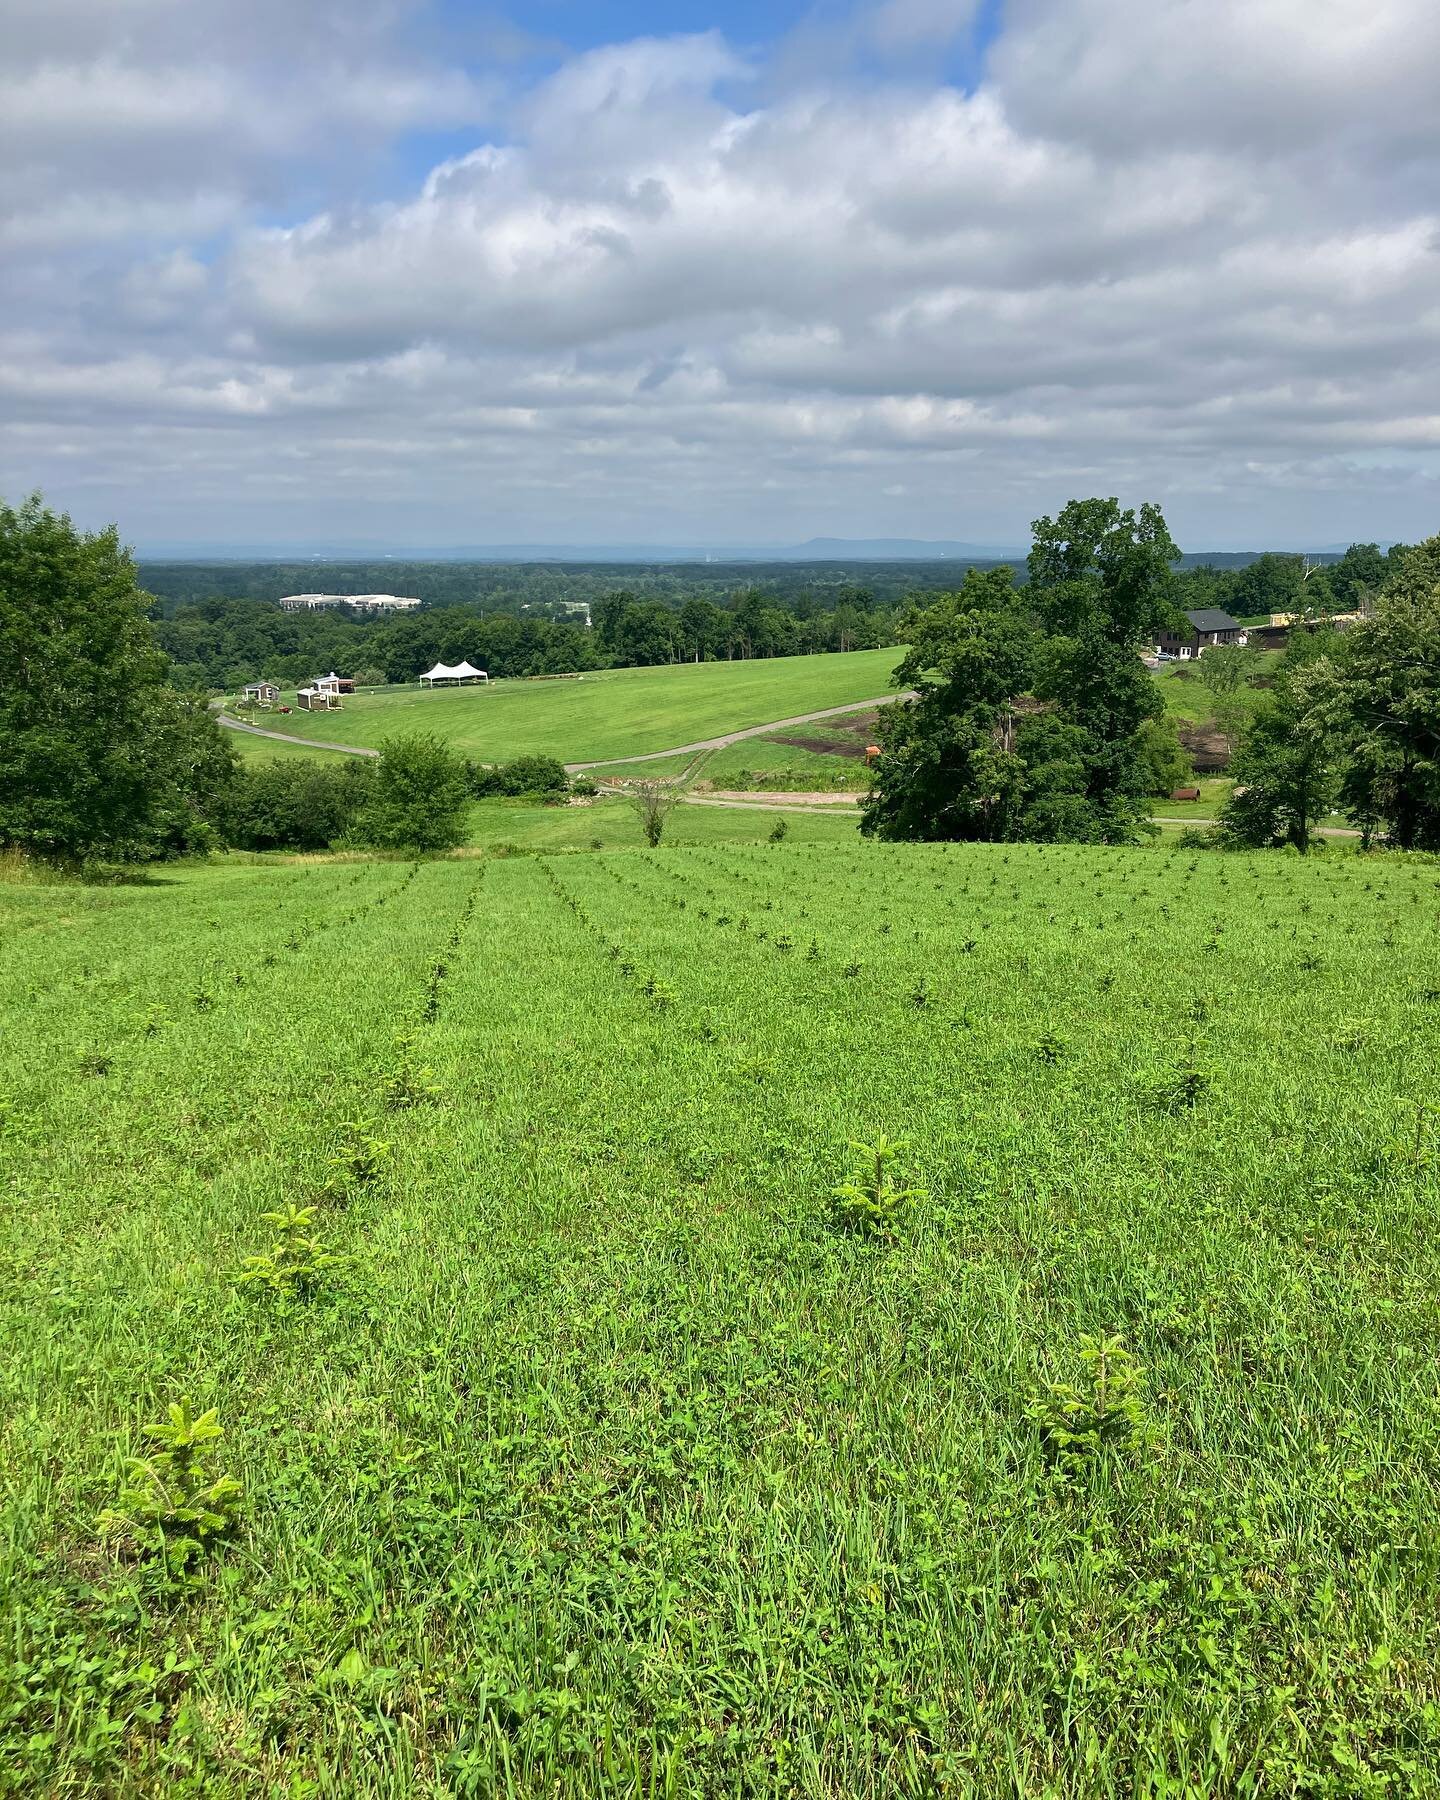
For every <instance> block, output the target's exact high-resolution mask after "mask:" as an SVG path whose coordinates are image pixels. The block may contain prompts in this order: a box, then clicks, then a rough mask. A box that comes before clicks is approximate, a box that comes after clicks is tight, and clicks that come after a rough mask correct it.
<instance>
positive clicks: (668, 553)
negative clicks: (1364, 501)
mask: <svg viewBox="0 0 1440 1800" xmlns="http://www.w3.org/2000/svg"><path fill="white" fill-rule="evenodd" d="M1345 548H1346V546H1345V545H1343V544H1341V545H1338V546H1337V545H1334V544H1327V545H1325V546H1324V547H1323V548H1320V549H1309V550H1306V549H1293V550H1285V551H1283V552H1281V554H1284V555H1290V556H1301V555H1304V556H1309V557H1311V558H1312V559H1313V560H1314V561H1316V562H1333V561H1335V560H1336V559H1337V558H1338V557H1340V556H1342V555H1343V554H1344V552H1345ZM1380 548H1381V549H1382V550H1384V549H1386V548H1388V544H1387V543H1382V544H1381V546H1380ZM1027 554H1028V552H1027V550H1026V549H1025V548H1024V547H1023V546H1020V545H1016V544H1009V545H1004V544H971V543H965V542H962V541H960V540H958V539H954V538H935V539H929V538H833V537H817V538H809V539H807V541H806V542H805V543H803V544H781V545H774V546H771V547H768V548H767V547H765V546H763V545H749V546H744V545H742V546H739V547H736V546H726V545H721V546H718V547H717V546H715V545H711V546H708V547H707V546H705V545H703V544H469V545H454V546H450V547H446V548H440V549H421V550H395V549H389V548H385V547H382V546H377V545H374V544H366V543H364V542H352V543H349V544H346V545H344V546H343V547H341V546H333V547H327V548H325V549H321V550H317V549H315V548H313V547H306V548H304V549H296V548H295V547H294V546H293V545H291V546H288V547H287V546H285V545H281V544H259V545H245V546H240V545H235V544H209V545H205V544H177V543H170V544H142V545H139V546H137V549H136V555H137V557H138V558H139V559H140V560H141V561H142V562H148V563H172V562H180V563H211V564H214V563H229V562H243V563H266V562H276V563H280V562H283V563H294V564H314V565H315V567H316V568H317V569H318V568H320V567H323V566H325V565H335V564H345V563H368V564H375V563H385V562H395V563H410V564H414V563H427V562H430V563H589V564H591V565H601V566H605V565H611V564H616V565H618V564H639V565H645V564H650V565H653V564H657V563H719V564H727V563H732V564H740V563H812V562H815V563H818V562H841V563H847V562H854V563H881V562H930V563H934V562H960V563H963V562H977V563H997V562H1008V563H1015V564H1017V565H1021V566H1023V564H1024V562H1025V558H1026V555H1027ZM1264 554H1265V552H1264V551H1261V550H1191V551H1187V552H1186V553H1185V555H1184V556H1183V557H1182V558H1181V567H1183V568H1193V567H1194V566H1195V565H1196V564H1197V563H1214V564H1215V565H1216V566H1217V567H1220V568H1243V567H1244V566H1245V564H1246V563H1252V562H1254V561H1255V559H1256V557H1257V556H1261V555H1264Z"/></svg>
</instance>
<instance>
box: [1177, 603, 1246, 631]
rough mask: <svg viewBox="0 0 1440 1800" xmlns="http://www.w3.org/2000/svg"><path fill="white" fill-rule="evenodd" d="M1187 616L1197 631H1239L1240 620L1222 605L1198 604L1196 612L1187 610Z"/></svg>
mask: <svg viewBox="0 0 1440 1800" xmlns="http://www.w3.org/2000/svg"><path fill="white" fill-rule="evenodd" d="M1185 617H1186V618H1187V619H1188V620H1189V621H1190V623H1191V624H1192V625H1193V626H1194V627H1195V629H1196V630H1197V631H1238V630H1239V629H1240V621H1239V620H1238V619H1232V618H1231V617H1230V615H1229V613H1227V612H1226V611H1225V609H1224V608H1223V607H1220V606H1198V607H1196V609H1195V611H1194V612H1187V613H1186V615H1185Z"/></svg>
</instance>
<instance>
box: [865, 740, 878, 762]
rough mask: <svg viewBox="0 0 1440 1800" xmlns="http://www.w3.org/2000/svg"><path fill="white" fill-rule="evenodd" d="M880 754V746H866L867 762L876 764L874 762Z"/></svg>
mask: <svg viewBox="0 0 1440 1800" xmlns="http://www.w3.org/2000/svg"><path fill="white" fill-rule="evenodd" d="M879 754H880V746H879V745H878V744H867V745H866V746H865V760H866V762H874V760H875V758H876V757H877V756H878V755H879Z"/></svg>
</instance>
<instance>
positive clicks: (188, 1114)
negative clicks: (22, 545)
mask: <svg viewBox="0 0 1440 1800" xmlns="http://www.w3.org/2000/svg"><path fill="white" fill-rule="evenodd" d="M837 660H838V659H837ZM845 660H853V659H845ZM489 701H501V704H504V702H503V701H502V700H501V696H499V695H489V696H486V695H482V696H480V697H479V698H478V702H477V704H479V705H481V706H483V705H485V704H486V703H487V702H489ZM437 704H438V702H437ZM692 815H694V816H693V817H692ZM549 816H550V817H551V818H553V819H555V820H557V821H560V822H562V823H565V824H568V821H569V820H570V819H571V818H573V819H574V820H576V821H577V822H579V821H585V813H584V810H583V809H564V810H562V811H557V812H553V813H551V814H550V815H549ZM609 816H615V815H609ZM724 817H725V815H724V814H722V813H719V812H718V811H717V812H714V813H710V812H705V811H704V810H703V809H701V808H698V807H696V808H681V809H679V810H677V813H676V814H675V816H674V820H673V824H674V827H675V828H676V830H677V832H678V831H680V830H684V831H687V832H688V831H694V832H696V833H697V834H698V833H699V832H700V831H701V830H708V829H711V828H712V827H711V825H710V824H709V823H708V821H710V820H712V819H721V818H724ZM599 818H607V815H605V814H603V813H601V814H600V815H599ZM702 818H703V819H704V820H706V821H707V823H706V824H704V825H703V826H702V823H701V820H702ZM759 818H763V815H758V814H757V815H751V819H752V822H753V820H754V819H759ZM596 823H597V825H598V819H597V821H596ZM588 824H589V821H586V822H585V823H582V824H579V825H578V829H581V830H583V829H586V828H587V825H588ZM830 824H831V821H828V820H815V821H811V820H808V819H807V820H805V821H804V827H803V828H805V829H809V828H810V827H811V826H812V825H814V826H815V827H816V828H817V829H822V828H828V827H829V826H830ZM795 829H796V830H797V831H799V830H800V829H802V825H801V822H800V821H798V820H797V821H796V822H795ZM610 830H611V826H610V825H609V824H608V822H607V823H605V824H603V825H599V826H598V829H597V830H596V831H595V835H598V836H600V837H601V838H602V839H604V838H606V837H607V836H608V834H609V832H610ZM553 847H555V848H565V847H570V848H575V849H577V850H579V849H581V848H583V846H582V845H574V844H572V845H569V846H567V845H566V844H563V843H557V844H556V845H555V846H553ZM1437 910H1440V867H1437V866H1436V865H1435V864H1434V863H1433V862H1431V861H1427V860H1425V859H1422V858H1419V857H1412V858H1410V859H1406V860H1404V861H1402V860H1400V859H1398V858H1384V857H1368V858H1362V857H1360V856H1357V855H1354V854H1353V853H1351V852H1349V851H1343V850H1336V849H1331V850H1327V851H1323V852H1320V853H1318V854H1316V855H1314V856H1312V857H1311V858H1309V859H1304V860H1302V859H1300V858H1298V857H1286V856H1282V855H1269V856H1255V857H1245V856H1230V857H1223V858H1222V857H1218V856H1195V855H1191V854H1188V853H1186V852H1183V851H1176V850H1173V849H1165V848H1149V849H1139V850H1097V849H1063V848H1062V849H1054V848H1048V849H1046V848H1028V847H985V846H971V847H950V848H946V847H941V846H925V847H886V846H878V845H872V844H867V843H864V842H862V841H860V840H858V839H857V838H856V837H855V835H854V833H853V828H851V827H845V828H844V837H843V839H837V840H836V841H834V842H828V843H827V842H813V843H808V844H803V845H798V846H797V845H796V844H795V843H794V842H793V841H787V842H786V843H785V844H783V845H778V846H772V845H768V844H750V845H737V844H733V843H725V842H711V843H700V842H694V843H690V842H685V843H680V842H676V843H674V844H668V843H667V845H666V847H664V848H662V849H660V850H658V851H655V852H647V851H643V850H632V849H626V848H619V847H615V848H612V847H610V846H609V845H608V844H607V847H606V848H605V849H604V850H602V851H599V852H595V853H592V854H573V855H555V856H538V855H528V856H501V855H482V856H470V857H460V858H455V859H450V860H442V861H436V862H427V863H423V864H413V863H407V862H404V861H391V862H386V861H365V862H343V861H325V860H314V861H310V862H303V861H294V862H289V863H285V862H280V861H273V862H270V863H269V864H260V863H254V862H248V861H244V860H240V859H235V860H232V861H230V862H224V863H218V864H216V865H213V866H208V867H188V866H179V867H172V868H163V867H162V868H158V869H156V870H154V871H153V872H152V873H151V874H149V875H148V876H147V878H145V879H144V880H141V881H137V882H136V883H135V884H133V885H123V886H112V887H82V886H79V885H69V884H50V885H47V884H44V883H38V884H36V883H31V884H27V885H19V884H15V885H7V886H4V887H0V918H3V931H0V1003H3V1006H4V1011H5V1018H6V1021H7V1025H8V1027H9V1029H8V1030H7V1031H6V1033H5V1035H4V1038H3V1041H0V1159H3V1165H0V1178H3V1183H4V1187H3V1192H4V1196H5V1207H4V1211H3V1215H0V1332H3V1340H4V1342H5V1344H6V1347H7V1354H6V1356H5V1357H4V1358H3V1360H0V1382H3V1389H4V1391H3V1412H4V1417H5V1420H6V1426H5V1433H6V1435H5V1444H4V1457H3V1468H4V1487H3V1492H0V1517H3V1525H4V1530H3V1536H0V1590H3V1599H4V1608H5V1648H4V1651H3V1654H0V1791H3V1792H7V1793H13V1794H16V1795H26V1796H29V1795H52V1794H54V1795H70V1794H76V1795H79V1794H85V1795H89V1794H103V1795H131V1794H136V1795H138V1794H157V1793H165V1794H177V1795H203V1796H216V1797H220V1796H224V1797H226V1800H229V1797H231V1796H242V1795H244V1796H249V1795H266V1796H269V1795H274V1796H277V1797H279V1796H292V1795H307V1796H308V1795H316V1796H337V1797H338V1796H347V1797H348V1796H355V1795H364V1796H382V1795H383V1796H399V1795H427V1796H429V1795H434V1796H452V1795H453V1796H463V1795H475V1796H490V1795H507V1796H525V1797H527V1800H529V1797H534V1800H539V1797H540V1796H546V1797H547V1800H548V1797H554V1796H562V1797H563V1796H574V1797H575V1800H580V1797H581V1796H584V1797H586V1800H588V1797H590V1796H597V1795H603V1796H609V1795H614V1796H632V1795H635V1796H638V1795H644V1796H660V1795H674V1796H704V1797H709V1796H717V1797H718V1796H732V1795H733V1796H746V1795H756V1796H759V1795H765V1796H770V1795H805V1796H825V1797H827V1800H828V1797H837V1800H838V1797H840V1796H847V1797H848V1796H852V1795H866V1796H876V1797H879V1796H894V1795H904V1796H909V1795H914V1796H932V1795H938V1794H956V1795H982V1796H992V1795H1016V1796H1020V1795H1025V1796H1031V1795H1045V1796H1067V1797H1068V1796H1082V1795H1083V1796H1091V1795H1106V1796H1110V1795H1113V1796H1122V1795H1123V1796H1127V1797H1128V1796H1134V1795H1142V1794H1143V1795H1150V1796H1158V1795H1181V1794H1185V1795H1197V1796H1199V1795H1292V1794H1307V1795H1324V1796H1352V1795H1366V1796H1369V1795H1374V1796H1381V1795H1384V1796H1390V1795H1401V1794H1404V1795H1407V1796H1408V1795H1421V1796H1423V1795H1431V1794H1434V1793H1436V1792H1437V1780H1436V1770H1437V1769H1440V1693H1437V1676H1436V1670H1437V1667H1440V1662H1437V1651H1440V1555H1437V1534H1436V1526H1435V1520H1436V1516H1437V1501H1440V1493H1437V1487H1440V1476H1437V1471H1440V1389H1437V1383H1436V1367H1437V1356H1440V1313H1437V1309H1436V1304H1435V1294H1436V1289H1437V1279H1440V1249H1437V1237H1436V1232H1435V1218H1436V1209H1437V1205H1440V1148H1437V1144H1436V1126H1435V1118H1434V1091H1435V1084H1434V1077H1435V1064H1436V1051H1437V1047H1440V949H1437V942H1440V938H1437V930H1436V926H1437ZM882 1134H883V1135H884V1136H885V1137H886V1138H888V1139H891V1140H896V1144H895V1146H894V1147H893V1148H892V1147H891V1146H889V1145H887V1144H885V1143H881V1142H880V1140H881V1137H882ZM857 1144H858V1145H861V1146H868V1147H863V1148H857V1147H856V1146H857ZM877 1164H878V1166H877ZM837 1190H838V1191H837ZM267 1215H270V1216H269V1217H267ZM171 1406H175V1407H178V1408H181V1409H182V1410H181V1411H180V1412H179V1414H178V1421H179V1423H178V1427H177V1429H178V1430H179V1432H180V1434H181V1435H180V1437H179V1438H178V1439H175V1438H173V1437H172V1438H170V1439H167V1438H166V1437H165V1436H164V1435H157V1434H156V1433H154V1432H153V1431H149V1430H148V1428H150V1427H154V1426H157V1425H158V1426H166V1425H167V1421H169V1420H170V1414H169V1413H168V1412H167V1409H168V1408H169V1407H171ZM186 1407H188V1409H189V1411H188V1412H187V1411H186V1410H184V1409H185V1408H186ZM212 1408H213V1409H214V1412H215V1417H214V1420H213V1421H211V1424H210V1425H207V1426H205V1427H203V1428H202V1431H201V1435H200V1437H199V1438H198V1439H197V1440H196V1441H195V1442H194V1443H193V1444H192V1443H190V1438H191V1437H192V1435H193V1432H192V1425H193V1421H194V1419H195V1418H196V1417H197V1416H199V1417H203V1415H204V1413H205V1412H206V1411H207V1410H208V1409H212ZM211 1426H216V1427H218V1428H219V1430H220V1431H221V1432H222V1433H223V1435H221V1436H219V1437H218V1438H213V1437H207V1436H206V1435H205V1433H206V1432H208V1431H209V1430H210V1429H211ZM177 1444H178V1446H179V1447H178V1448H177ZM187 1445H188V1447H187ZM232 1484H233V1485H232Z"/></svg>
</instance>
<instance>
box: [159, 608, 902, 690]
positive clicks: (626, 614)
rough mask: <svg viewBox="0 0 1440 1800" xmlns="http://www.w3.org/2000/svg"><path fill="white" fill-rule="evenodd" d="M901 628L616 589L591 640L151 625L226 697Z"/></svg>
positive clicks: (223, 611)
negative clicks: (316, 679)
mask: <svg viewBox="0 0 1440 1800" xmlns="http://www.w3.org/2000/svg"><path fill="white" fill-rule="evenodd" d="M895 616H896V614H895V609H894V608H893V607H891V606H886V605H882V604H881V603H879V602H878V601H877V600H876V599H875V597H874V596H873V595H872V594H871V593H870V592H869V591H868V590H866V589H859V588H857V589H848V590H843V592H838V593H837V595H836V596H835V603H834V605H833V606H832V607H831V608H829V609H828V610H826V609H821V608H819V607H817V606H811V605H809V604H808V603H806V602H805V601H804V600H803V599H796V600H794V601H793V602H792V603H791V604H789V605H784V604H781V603H780V602H779V601H778V600H777V599H776V598H775V597H774V596H771V595H765V594H762V593H760V592H758V591H755V590H747V591H745V592H743V593H740V594H737V595H734V596H731V597H730V600H729V602H728V603H727V604H726V605H717V604H716V603H715V602H714V601H711V600H708V599H704V598H700V597H696V596H691V597H690V598H689V599H687V600H685V601H684V602H683V603H682V604H680V605H678V606H677V605H672V604H670V603H669V602H667V601H661V600H654V599H647V598H645V597H643V595H640V594H637V593H635V592H633V591H631V590H629V589H620V590H617V591H615V592H612V593H609V594H606V595H604V596H603V597H602V598H600V599H599V600H598V601H597V602H596V604H595V607H594V609H593V612H592V618H593V621H594V623H593V628H588V629H587V627H586V626H585V625H584V623H583V622H577V621H576V620H573V619H563V620H551V619H541V618H530V617H526V616H516V615H513V614H509V613H497V612H490V611H485V610H483V609H481V608H479V607H475V606H435V607H429V606H427V607H423V608H421V609H420V610H418V611H416V612H413V613H406V614H401V615H396V616H391V617H386V616H384V615H380V616H373V617H372V616H364V615H357V614H354V613H350V612H346V611H341V610H338V609H337V610H333V611H332V610H326V611H322V612H281V611H280V609H279V608H278V607H277V606H275V605H274V604H273V603H272V602H268V601H263V600H224V599H216V600H206V601H202V602H200V603H198V604H195V605H183V606H179V607H177V608H175V609H174V610H173V611H172V612H171V613H170V614H169V615H168V616H162V617H158V618H156V619H155V621H154V625H155V637H156V642H157V643H158V644H159V646H160V647H161V649H163V650H164V651H165V653H166V655H167V656H168V657H169V658H170V660H171V663H172V664H173V666H174V680H175V682H176V685H177V686H180V687H185V688H191V689H194V690H197V691H200V690H221V691H229V690H233V689H234V688H236V687H239V686H241V685H242V684H243V683H245V682H247V681H255V680H260V679H268V680H271V681H275V682H277V683H280V684H281V685H287V686H288V685H291V684H297V683H300V682H304V681H308V680H310V679H311V678H312V677H313V676H315V675H316V674H323V673H324V671H325V670H327V669H332V668H333V669H336V670H339V671H340V672H341V673H343V674H347V675H353V676H354V677H355V678H356V680H358V681H359V682H360V683H361V685H362V686H376V685H379V684H380V683H382V682H405V681H414V680H415V679H416V677H417V676H419V675H420V674H421V673H422V671H424V670H425V669H428V668H430V667H431V665H432V664H434V663H435V662H451V663H454V662H460V661H462V660H463V659H465V658H467V657H468V658H469V660H470V661H471V662H474V663H476V664H478V665H479V666H480V667H482V668H484V669H485V670H486V671H487V673H488V674H490V675H491V676H494V677H501V676H534V675H567V674H575V673H580V672H585V671H589V670H593V669H609V668H636V667H648V666H650V665H653V664H657V663H675V662H691V661H699V662H709V661H723V660H725V659H727V658H732V659H740V658H748V657H770V656H803V655H808V654H811V653H814V652H818V651H835V650H872V649H879V648H881V647H882V646H883V645H886V644H890V643H893V642H894V641H895V637H894V633H895Z"/></svg>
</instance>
